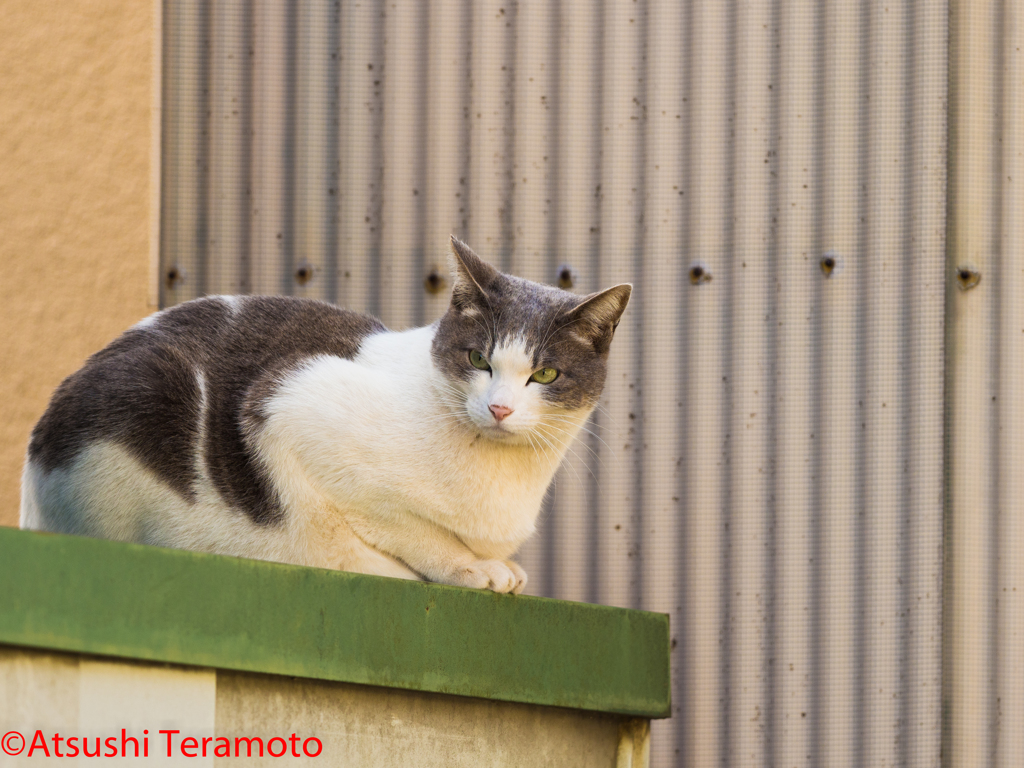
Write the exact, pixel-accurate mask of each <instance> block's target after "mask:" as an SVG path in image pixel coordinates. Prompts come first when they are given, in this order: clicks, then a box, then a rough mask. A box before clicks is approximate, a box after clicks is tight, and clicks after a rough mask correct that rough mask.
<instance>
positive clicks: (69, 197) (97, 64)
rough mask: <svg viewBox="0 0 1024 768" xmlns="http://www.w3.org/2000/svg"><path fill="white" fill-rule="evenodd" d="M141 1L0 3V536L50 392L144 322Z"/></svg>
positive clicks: (145, 84)
mask: <svg viewBox="0 0 1024 768" xmlns="http://www.w3.org/2000/svg"><path fill="white" fill-rule="evenodd" d="M153 8H154V4H153V1H152V0H71V1H70V2H61V3H47V2H39V1H38V0H0V524H6V525H16V524H17V515H18V496H19V477H20V473H21V463H22V457H23V453H24V450H25V444H26V441H27V440H28V434H29V432H30V430H31V428H32V425H33V423H34V422H35V420H36V419H38V418H39V416H40V415H41V414H42V412H43V409H44V408H45V407H46V402H47V399H48V398H49V396H50V393H51V392H52V391H53V389H54V387H56V386H57V384H58V383H60V381H61V379H63V378H64V377H65V376H67V375H68V374H69V373H71V372H72V371H74V370H75V369H76V368H77V367H78V366H79V365H81V364H82V361H83V360H85V358H86V357H87V356H88V355H90V354H91V353H93V352H95V351H96V350H98V349H100V348H101V347H102V346H103V345H105V344H106V343H107V342H108V341H110V340H111V339H112V338H114V337H115V336H116V335H117V334H118V333H119V332H120V331H122V330H123V329H124V328H126V327H127V326H129V325H131V324H132V323H134V322H135V321H136V320H138V319H139V318H141V317H143V316H144V315H145V314H147V312H148V311H149V310H148V308H147V305H146V301H147V284H148V283H147V281H148V263H149V255H148V254H149V195H150V188H149V176H150V143H151V142H150V135H151V132H150V118H151V102H152V88H153V75H152V56H153V43H154V18H153Z"/></svg>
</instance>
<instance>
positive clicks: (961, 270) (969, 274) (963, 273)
mask: <svg viewBox="0 0 1024 768" xmlns="http://www.w3.org/2000/svg"><path fill="white" fill-rule="evenodd" d="M956 280H957V285H959V286H960V290H961V291H967V290H970V289H971V288H973V287H974V286H976V285H977V284H978V283H980V282H981V273H980V272H978V271H977V270H976V269H971V268H970V267H957V270H956Z"/></svg>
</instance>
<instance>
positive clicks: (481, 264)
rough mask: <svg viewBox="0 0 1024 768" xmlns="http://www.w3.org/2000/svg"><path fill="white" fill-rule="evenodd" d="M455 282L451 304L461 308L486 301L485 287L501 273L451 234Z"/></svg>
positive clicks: (452, 266) (451, 255)
mask: <svg viewBox="0 0 1024 768" xmlns="http://www.w3.org/2000/svg"><path fill="white" fill-rule="evenodd" d="M449 261H450V263H451V270H452V275H453V276H454V277H455V284H454V285H453V286H452V306H454V307H455V308H456V309H463V308H464V307H465V306H466V305H470V304H475V303H477V302H479V301H486V296H487V290H486V289H487V288H488V287H490V286H491V284H492V283H494V281H495V280H497V279H498V278H499V277H500V276H501V273H500V272H499V271H498V270H496V269H495V268H494V267H492V266H491V265H490V264H488V263H487V262H486V261H484V260H483V259H481V258H480V257H479V256H477V255H476V254H475V253H473V249H472V248H470V247H469V246H468V245H466V244H465V243H464V242H462V241H461V240H459V238H457V237H455V235H452V237H451V250H450V259H449Z"/></svg>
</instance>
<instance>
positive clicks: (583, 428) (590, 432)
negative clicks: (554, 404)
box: [545, 415, 611, 450]
mask: <svg viewBox="0 0 1024 768" xmlns="http://www.w3.org/2000/svg"><path fill="white" fill-rule="evenodd" d="M545 420H548V421H550V420H554V421H561V422H566V423H570V424H572V425H574V426H575V425H576V424H578V423H579V422H577V421H576V420H574V419H569V418H566V417H561V416H550V415H549V416H546V417H545ZM579 431H580V432H585V433H586V434H588V435H591V436H592V437H593V438H594V439H595V440H598V441H600V442H601V443H602V444H604V446H605V447H606V448H608V450H611V446H610V445H608V443H607V441H606V440H605V439H604V438H603V437H601V435H600V434H598V433H597V432H595V431H593V430H591V429H588V428H587V427H586V426H581V427H579Z"/></svg>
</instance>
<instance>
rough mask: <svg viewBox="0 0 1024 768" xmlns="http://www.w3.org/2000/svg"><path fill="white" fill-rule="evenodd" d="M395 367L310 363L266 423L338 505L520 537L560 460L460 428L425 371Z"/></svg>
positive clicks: (468, 531) (485, 535) (477, 534)
mask: <svg viewBox="0 0 1024 768" xmlns="http://www.w3.org/2000/svg"><path fill="white" fill-rule="evenodd" d="M396 368H397V367H394V366H392V367H390V368H389V367H388V366H372V365H365V364H361V361H359V360H356V361H348V360H341V359H337V358H333V359H323V360H320V361H317V363H316V364H315V365H312V366H308V367H307V368H306V369H305V370H304V371H303V372H302V373H301V374H300V375H299V376H297V377H296V378H295V379H294V380H292V381H290V382H288V383H287V384H286V385H285V386H283V387H282V388H281V390H280V391H279V394H278V396H277V397H275V402H274V405H273V409H272V410H273V416H272V418H271V420H270V421H269V422H268V430H269V431H270V432H271V433H274V434H276V435H278V436H280V437H281V438H283V439H282V440H276V441H275V442H277V443H279V444H282V445H286V449H285V450H286V452H291V453H294V455H295V456H296V457H298V459H299V463H300V464H301V466H302V468H303V471H304V472H305V473H307V474H308V476H309V478H310V479H311V480H312V482H313V483H314V484H315V485H316V486H317V487H318V488H320V489H322V490H323V492H324V493H325V494H328V495H329V496H330V497H331V499H332V501H333V502H334V503H335V504H336V505H338V506H339V507H342V508H344V507H346V506H349V507H351V508H355V509H382V508H391V509H395V510H406V511H411V512H415V513H416V514H418V515H421V516H423V517H426V518H428V519H431V520H434V521H435V522H438V523H440V524H442V525H444V526H445V527H448V528H451V529H452V530H455V531H457V532H459V533H461V534H464V535H466V536H471V537H474V538H482V539H501V540H510V541H511V540H518V541H521V540H523V539H525V538H527V537H528V536H529V534H530V533H531V532H532V531H533V527H534V521H535V519H536V516H537V513H538V511H539V508H540V504H541V501H542V499H543V495H544V492H545V491H546V489H547V486H548V484H549V483H550V480H551V476H552V474H553V471H554V468H555V466H556V465H557V457H551V456H547V455H544V454H540V453H537V452H536V451H534V450H533V449H532V448H529V447H523V446H511V445H510V446H505V445H500V444H495V443H493V442H492V441H489V440H488V439H487V438H484V437H481V436H479V435H477V434H475V433H473V431H472V430H469V431H467V430H466V429H465V428H464V426H463V425H460V424H459V423H458V421H457V416H456V415H454V414H453V413H452V411H451V409H450V408H449V407H448V406H447V405H446V404H445V402H443V401H440V400H439V399H438V396H437V387H436V386H435V385H432V384H431V383H430V381H429V380H428V379H427V378H426V374H425V373H423V372H422V371H421V370H418V369H417V366H415V365H408V366H405V367H404V368H398V369H396ZM314 404H315V407H314Z"/></svg>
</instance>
